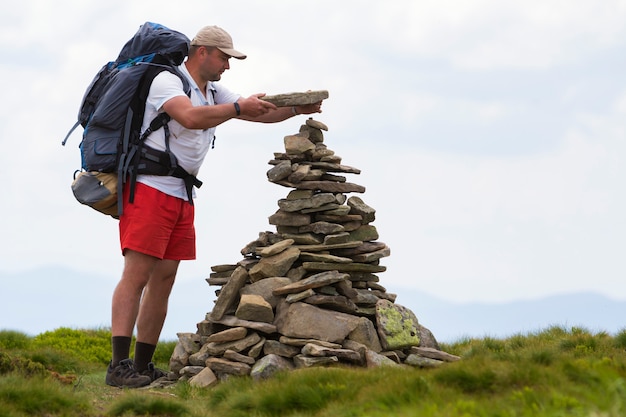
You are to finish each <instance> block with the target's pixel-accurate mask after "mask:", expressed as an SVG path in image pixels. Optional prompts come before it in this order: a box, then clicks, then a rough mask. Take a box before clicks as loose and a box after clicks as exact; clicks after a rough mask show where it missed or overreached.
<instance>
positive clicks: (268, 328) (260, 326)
mask: <svg viewBox="0 0 626 417" xmlns="http://www.w3.org/2000/svg"><path fill="white" fill-rule="evenodd" d="M213 323H217V324H223V325H225V326H232V327H237V326H241V327H245V328H247V329H252V330H256V331H259V332H262V333H265V334H272V333H276V326H274V325H273V324H270V323H262V322H259V321H250V320H240V319H238V318H237V317H235V316H224V317H222V318H221V319H220V320H216V321H213Z"/></svg>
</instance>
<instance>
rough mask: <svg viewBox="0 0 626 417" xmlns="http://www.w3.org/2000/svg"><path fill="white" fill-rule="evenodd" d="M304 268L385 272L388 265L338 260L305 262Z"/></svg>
mask: <svg viewBox="0 0 626 417" xmlns="http://www.w3.org/2000/svg"><path fill="white" fill-rule="evenodd" d="M302 266H303V267H304V269H307V270H309V271H339V272H372V273H374V272H385V271H386V270H387V267H385V266H381V265H372V264H363V263H356V262H353V263H349V264H340V263H336V262H303V263H302Z"/></svg>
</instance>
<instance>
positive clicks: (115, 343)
mask: <svg viewBox="0 0 626 417" xmlns="http://www.w3.org/2000/svg"><path fill="white" fill-rule="evenodd" d="M130 342H131V338H130V337H127V336H113V337H111V347H112V348H113V359H112V360H111V366H113V367H116V366H117V365H119V363H120V361H123V360H124V359H128V357H129V356H130Z"/></svg>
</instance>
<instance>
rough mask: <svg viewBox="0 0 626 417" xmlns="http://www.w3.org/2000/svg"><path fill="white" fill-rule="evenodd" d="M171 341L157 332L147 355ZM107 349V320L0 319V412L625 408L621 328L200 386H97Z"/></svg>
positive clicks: (549, 333) (514, 412) (571, 412)
mask: <svg viewBox="0 0 626 417" xmlns="http://www.w3.org/2000/svg"><path fill="white" fill-rule="evenodd" d="M174 345H175V342H165V343H161V344H160V346H159V350H158V351H157V353H156V357H155V360H156V362H157V366H160V367H167V362H168V360H169V356H170V354H171V352H172V350H173V348H174ZM109 349H110V332H109V331H108V330H107V329H95V330H75V329H67V328H61V329H57V330H55V331H51V332H45V333H42V334H40V335H37V336H35V337H30V336H27V335H25V334H22V333H19V332H15V331H0V417H9V416H11V417H18V416H19V417H21V416H69V417H72V416H83V417H84V416H140V415H141V416H145V415H160V416H209V417H211V416H229V417H238V416H242V417H243V416H259V417H265V416H267V417H269V416H281V417H289V416H293V417H296V416H315V417H322V416H328V417H331V416H332V417H357V416H359V417H360V416H380V417H383V416H384V417H389V416H407V417H408V416H420V417H424V416H426V417H429V416H467V417H470V416H471V417H474V416H494V417H495V416H502V417H504V416H511V417H513V416H515V417H521V416H529V417H530V416H533V417H536V416H551V417H552V416H594V417H618V416H624V415H626V329H625V330H622V331H621V332H619V333H617V334H616V335H614V336H611V335H609V334H606V333H591V332H589V331H587V330H585V329H581V328H571V329H566V328H562V327H551V328H548V329H546V330H543V331H541V332H537V333H532V334H525V335H516V336H513V337H510V338H507V339H502V340H500V339H492V338H485V339H466V340H459V341H458V342H455V343H452V344H446V345H444V346H443V349H444V350H445V351H447V352H450V353H453V354H456V355H459V356H462V357H463V359H462V360H461V361H459V362H455V363H447V364H444V365H443V366H440V367H438V368H435V369H418V368H403V369H398V368H395V367H394V368H391V367H386V368H379V369H370V370H365V369H348V368H345V367H332V368H314V369H305V370H298V371H293V372H289V373H285V374H281V375H277V376H275V377H273V378H272V379H269V380H265V381H259V382H255V381H253V380H252V379H251V378H247V377H245V378H231V379H229V380H228V381H224V382H222V383H220V384H219V385H218V386H217V387H214V388H208V389H198V388H194V387H191V386H189V385H188V384H187V383H184V382H179V383H177V384H176V385H175V386H174V387H173V388H165V389H140V390H123V389H117V388H112V387H109V386H106V385H105V384H104V375H105V369H106V365H107V363H108V361H109Z"/></svg>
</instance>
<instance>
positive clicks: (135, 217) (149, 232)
mask: <svg viewBox="0 0 626 417" xmlns="http://www.w3.org/2000/svg"><path fill="white" fill-rule="evenodd" d="M128 193H129V187H128V184H126V186H125V187H124V210H123V212H122V215H121V216H120V221H119V227H120V245H121V249H122V253H124V251H125V250H126V249H131V250H134V251H137V252H140V253H144V254H146V255H150V256H154V257H156V258H159V259H170V260H176V261H182V260H190V259H196V230H195V228H194V225H193V221H194V206H192V205H191V204H189V203H188V202H187V201H185V200H182V199H180V198H176V197H172V196H170V195H167V194H165V193H163V192H161V191H159V190H157V189H155V188H152V187H149V186H147V185H145V184H142V183H140V182H138V183H137V185H136V187H135V199H134V202H133V203H132V204H131V203H129V202H128Z"/></svg>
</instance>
